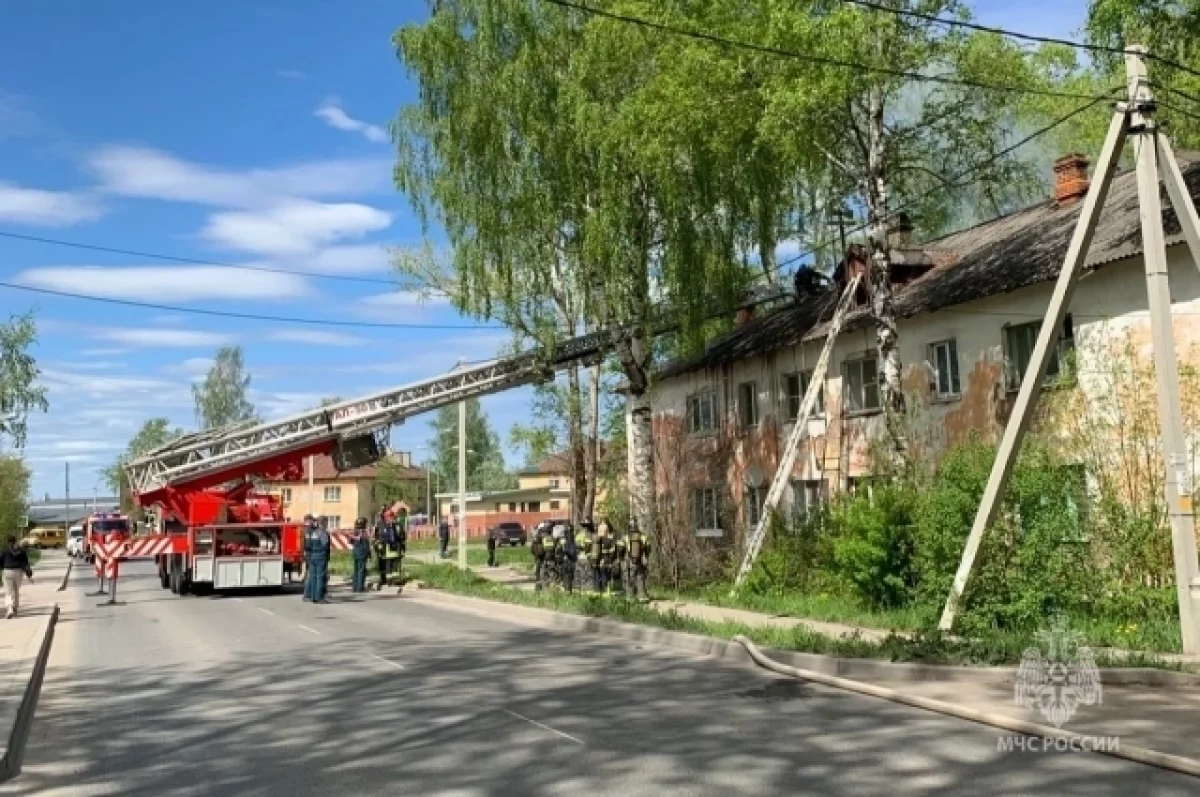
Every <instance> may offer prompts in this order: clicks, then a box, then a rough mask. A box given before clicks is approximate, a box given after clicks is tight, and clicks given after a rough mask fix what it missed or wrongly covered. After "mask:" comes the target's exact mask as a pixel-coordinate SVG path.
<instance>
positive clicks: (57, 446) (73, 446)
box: [49, 440, 124, 452]
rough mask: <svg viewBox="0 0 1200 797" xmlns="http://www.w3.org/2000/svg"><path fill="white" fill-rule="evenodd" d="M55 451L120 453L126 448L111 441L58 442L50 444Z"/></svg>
mask: <svg viewBox="0 0 1200 797" xmlns="http://www.w3.org/2000/svg"><path fill="white" fill-rule="evenodd" d="M49 447H50V448H52V449H54V450H55V451H78V452H84V451H120V450H121V449H122V448H124V446H122V445H121V444H120V443H116V442H113V441H111V440H56V441H54V442H53V443H50V444H49Z"/></svg>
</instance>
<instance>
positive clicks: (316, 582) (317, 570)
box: [304, 518, 330, 603]
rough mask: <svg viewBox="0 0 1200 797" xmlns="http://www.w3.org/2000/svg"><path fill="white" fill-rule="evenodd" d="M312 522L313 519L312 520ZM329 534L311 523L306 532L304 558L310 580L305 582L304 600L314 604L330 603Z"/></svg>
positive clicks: (313, 522)
mask: <svg viewBox="0 0 1200 797" xmlns="http://www.w3.org/2000/svg"><path fill="white" fill-rule="evenodd" d="M310 521H311V518H310ZM329 548H330V539H329V532H328V531H326V530H325V529H324V528H322V527H321V526H320V525H318V524H317V522H316V521H311V522H310V523H309V524H308V525H307V527H306V528H305V530H304V558H305V563H306V567H305V570H306V571H307V572H308V578H307V579H306V580H305V582H304V599H305V600H307V601H312V602H313V603H329V601H328V600H326V598H325V585H326V584H327V583H328V582H327V578H328V575H329Z"/></svg>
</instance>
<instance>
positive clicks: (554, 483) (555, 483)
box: [550, 479, 561, 490]
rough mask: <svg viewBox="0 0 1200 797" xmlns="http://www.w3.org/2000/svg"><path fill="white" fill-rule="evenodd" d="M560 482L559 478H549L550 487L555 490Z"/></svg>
mask: <svg viewBox="0 0 1200 797" xmlns="http://www.w3.org/2000/svg"><path fill="white" fill-rule="evenodd" d="M560 483H561V480H559V479H551V480H550V489H551V490H557V489H558V486H559V484H560Z"/></svg>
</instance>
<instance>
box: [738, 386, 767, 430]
mask: <svg viewBox="0 0 1200 797" xmlns="http://www.w3.org/2000/svg"><path fill="white" fill-rule="evenodd" d="M747 388H748V389H747ZM737 396H738V427H739V428H740V429H742V430H743V431H745V430H750V429H757V428H758V425H759V424H760V423H761V422H762V413H761V411H760V408H759V406H758V380H756V379H748V380H746V381H745V382H738V386H737ZM747 396H748V397H749V398H750V399H751V401H750V402H749V403H747V402H746V401H744V399H745V398H746V397H747ZM748 409H749V411H750V412H751V414H752V415H753V416H754V417H753V418H752V419H747V417H746V414H747V411H748Z"/></svg>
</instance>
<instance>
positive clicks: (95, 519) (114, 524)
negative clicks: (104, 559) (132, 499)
mask: <svg viewBox="0 0 1200 797" xmlns="http://www.w3.org/2000/svg"><path fill="white" fill-rule="evenodd" d="M129 536H130V525H129V518H128V517H127V516H126V515H124V514H122V513H120V512H97V513H94V514H91V515H88V516H87V517H86V518H84V519H83V558H84V560H85V561H87V562H89V563H90V562H93V561H95V559H96V551H95V546H96V545H97V544H99V543H102V542H110V541H112V540H123V539H128V538H129Z"/></svg>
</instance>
